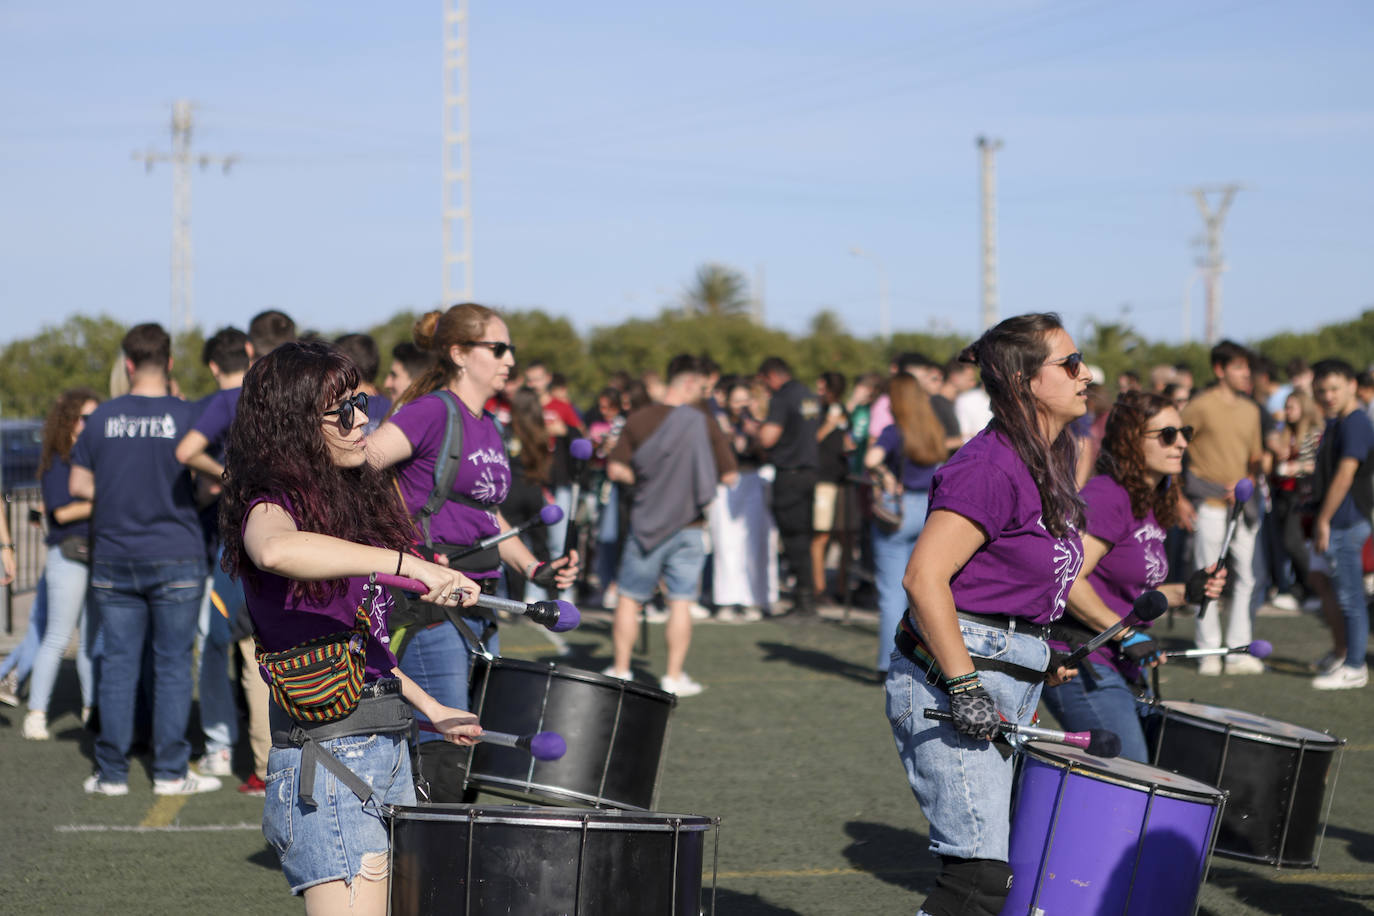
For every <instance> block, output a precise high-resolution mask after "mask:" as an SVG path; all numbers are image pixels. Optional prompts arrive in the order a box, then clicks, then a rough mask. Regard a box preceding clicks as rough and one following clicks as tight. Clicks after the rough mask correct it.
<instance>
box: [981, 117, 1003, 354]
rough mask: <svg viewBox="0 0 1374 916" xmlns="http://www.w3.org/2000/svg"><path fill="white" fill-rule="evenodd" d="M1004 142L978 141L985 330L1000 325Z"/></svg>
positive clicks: (986, 139)
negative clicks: (999, 247)
mask: <svg viewBox="0 0 1374 916" xmlns="http://www.w3.org/2000/svg"><path fill="white" fill-rule="evenodd" d="M1001 148H1002V141H1001V140H993V139H990V138H988V137H979V138H978V162H979V166H980V170H979V171H980V173H981V176H982V192H983V330H985V331H986V330H987V329H988V328H990V327H992V326H993V325H994V324H996V323H997V163H996V158H995V157H996V154H997V151H998V150H999V149H1001Z"/></svg>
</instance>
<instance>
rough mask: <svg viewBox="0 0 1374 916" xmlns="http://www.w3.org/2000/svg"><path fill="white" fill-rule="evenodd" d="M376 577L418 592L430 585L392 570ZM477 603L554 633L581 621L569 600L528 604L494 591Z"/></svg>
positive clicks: (381, 580) (419, 593) (479, 596)
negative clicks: (498, 595)
mask: <svg viewBox="0 0 1374 916" xmlns="http://www.w3.org/2000/svg"><path fill="white" fill-rule="evenodd" d="M377 581H378V582H379V583H381V584H382V585H394V586H395V587H396V588H401V589H405V590H406V591H408V592H415V593H416V594H417V595H424V594H428V592H429V586H428V585H425V584H424V583H423V582H421V581H420V580H419V579H408V578H406V577H405V576H393V575H392V574H391V573H377ZM477 606H478V607H484V608H490V609H491V610H493V611H505V612H507V613H509V614H518V615H523V616H525V617H528V618H529V619H530V620H533V621H534V622H535V623H537V624H539V625H541V626H543V627H547V628H548V629H550V630H552V631H553V632H555V633H564V632H566V631H568V630H571V629H573V628H575V627H576V626H577V625H578V624H579V623H581V622H582V615H581V614H580V613H579V612H578V610H577V608H576V607H574V606H573V604H572V602H570V601H562V600H559V601H536V602H534V603H533V604H526V603H525V602H523V601H512V600H510V599H509V598H497V597H496V596H495V595H478V596H477Z"/></svg>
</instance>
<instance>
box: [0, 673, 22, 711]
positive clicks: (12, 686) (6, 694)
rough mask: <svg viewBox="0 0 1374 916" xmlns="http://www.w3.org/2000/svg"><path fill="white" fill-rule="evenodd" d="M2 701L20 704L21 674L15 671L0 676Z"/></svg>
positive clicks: (0, 700) (7, 704)
mask: <svg viewBox="0 0 1374 916" xmlns="http://www.w3.org/2000/svg"><path fill="white" fill-rule="evenodd" d="M0 703H4V704H5V705H6V706H18V705H19V676H18V675H16V674H15V673H14V672H13V671H11V672H10V673H9V674H7V675H5V676H4V677H0Z"/></svg>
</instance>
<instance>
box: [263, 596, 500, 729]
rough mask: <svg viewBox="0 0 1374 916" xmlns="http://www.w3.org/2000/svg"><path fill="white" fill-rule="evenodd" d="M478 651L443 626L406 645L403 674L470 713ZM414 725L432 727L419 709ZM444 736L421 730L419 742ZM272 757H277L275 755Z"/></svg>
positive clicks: (491, 646) (478, 628) (494, 645)
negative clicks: (470, 689) (470, 688)
mask: <svg viewBox="0 0 1374 916" xmlns="http://www.w3.org/2000/svg"><path fill="white" fill-rule="evenodd" d="M465 622H466V623H467V625H468V627H469V629H471V630H472V632H473V633H475V634H477V635H478V636H481V635H482V629H483V627H485V626H486V621H483V620H474V619H472V618H466V620H465ZM500 643H501V640H500V638H499V634H496V633H493V634H492V636H491V638H490V639H488V640H487V651H488V652H490V653H491V654H492V655H500V654H501V651H500ZM474 651H476V647H474V646H469V645H468V641H467V640H466V639H464V638H463V636H462V634H461V633H459V632H458V628H457V627H455V626H454V625H453V624H451V623H440V624H437V625H435V626H432V627H427V628H425V629H421V630H418V631H417V632H416V633H415V634H414V635H413V636H411V637H410V639H409V641H408V642H407V643H406V646H405V652H404V654H403V656H402V658H401V670H402V671H404V672H405V674H406V677H408V678H410V679H411V680H412V681H414V682H415V683H417V684H419V685H420V687H421V688H422V689H423V690H424V691H425V693H427V694H429V695H430V696H432V697H434V699H436V700H438V701H439V702H440V703H443V704H444V705H445V706H452V707H454V708H455V709H463V710H469V709H471V706H469V704H470V703H471V702H472V699H471V697H470V696H469V695H468V679H469V678H470V677H471V676H472V653H473V652H474ZM415 721H417V722H421V723H426V724H428V723H429V719H427V718H425V716H424V714H423V713H421V712H420V711H419V710H418V709H417V710H416V711H415ZM441 740H443V736H442V735H436V734H434V733H433V732H427V731H424V730H421V732H420V737H419V741H420V743H421V744H423V743H424V742H426V741H441ZM273 753H276V752H275V751H274V752H273Z"/></svg>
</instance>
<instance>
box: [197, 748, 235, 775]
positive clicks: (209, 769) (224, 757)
mask: <svg viewBox="0 0 1374 916" xmlns="http://www.w3.org/2000/svg"><path fill="white" fill-rule="evenodd" d="M196 769H198V770H200V771H201V772H202V773H204V774H206V775H207V776H233V775H234V762H233V758H232V752H231V751H230V750H229V748H227V747H222V748H220V749H219V750H217V751H206V752H205V756H204V757H202V758H200V759H199V760H197V761H196Z"/></svg>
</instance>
